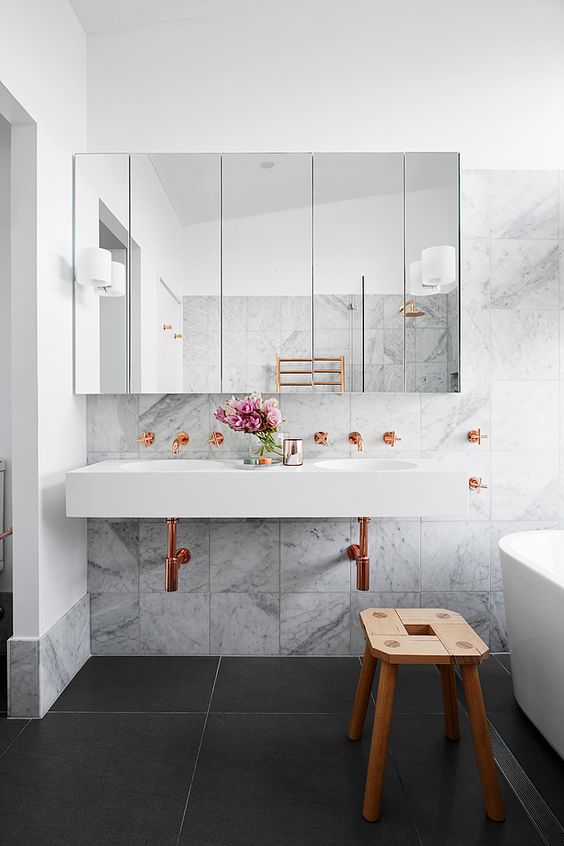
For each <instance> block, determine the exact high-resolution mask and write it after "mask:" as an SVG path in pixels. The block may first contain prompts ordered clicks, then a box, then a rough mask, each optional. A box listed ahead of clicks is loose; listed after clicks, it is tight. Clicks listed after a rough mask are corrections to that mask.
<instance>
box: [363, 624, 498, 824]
mask: <svg viewBox="0 0 564 846" xmlns="http://www.w3.org/2000/svg"><path fill="white" fill-rule="evenodd" d="M360 623H361V626H362V629H363V632H364V636H365V639H366V648H365V651H364V659H363V662H362V669H361V672H360V678H359V680H358V685H357V689H356V695H355V699H354V705H353V710H352V715H351V719H350V723H349V728H348V732H347V736H348V738H349V740H360V738H361V736H362V729H363V726H364V721H365V718H366V711H367V708H368V702H369V700H370V693H371V690H372V682H373V680H374V673H375V670H376V664H377V661H378V660H380V662H381V667H380V678H379V681H378V693H377V697H376V712H375V715H374V727H373V731H372V741H371V746H370V758H369V762H368V773H367V776H366V787H365V793H364V805H363V816H364V818H365V819H366V820H368V821H369V822H376V821H377V820H378V819H380V810H381V799H382V788H383V786H384V771H385V768H386V758H387V755H388V740H389V735H390V724H391V718H392V709H393V703H394V692H395V687H396V679H397V672H398V665H399V664H436V665H437V667H438V669H439V671H440V674H441V686H442V692H443V703H444V712H445V734H446V736H447V738H448V739H449V740H459V739H460V724H459V719H458V701H457V698H456V677H455V673H454V667H455V665H457V664H458V665H460V673H461V676H462V683H463V685H464V693H465V695H466V702H467V705H468V713H469V716H470V725H471V728H472V735H473V738H474V748H475V750H476V759H477V762H478V769H479V771H480V780H481V783H482V793H483V796H484V804H485V806H486V814H487V815H488V817H489V818H490V819H492V820H495V821H497V822H502V821H503V820H504V819H505V815H504V810H503V803H502V799H501V793H500V789H499V782H498V777H497V771H496V768H495V762H494V758H493V753H492V746H491V739H490V733H489V729H488V723H487V718H486V711H485V708H484V700H483V697H482V688H481V685H480V677H479V675H478V664H481V663H482V661H484V660H485V659H486V658H487V657H488V655H489V649H488V647H487V646H486V644H485V643H484V641H483V640H482V639H481V638H480V637H479V636H478V635H477V634H476V632H475V631H474V629H473V628H472V626H470V625H469V624H468V623H467V622H466V620H465V619H464V617H462V616H461V615H460V614H457V613H456V612H455V611H449V610H448V609H446V608H368V609H367V610H366V611H362V612H361V614H360Z"/></svg>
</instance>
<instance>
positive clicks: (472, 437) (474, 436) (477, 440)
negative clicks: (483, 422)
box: [468, 429, 488, 444]
mask: <svg viewBox="0 0 564 846" xmlns="http://www.w3.org/2000/svg"><path fill="white" fill-rule="evenodd" d="M487 437H488V436H487V435H483V434H482V431H481V429H470V431H469V432H468V440H469V441H470V443H471V444H481V443H482V441H483V440H484V438H487Z"/></svg>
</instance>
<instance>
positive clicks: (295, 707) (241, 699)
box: [211, 658, 360, 714]
mask: <svg viewBox="0 0 564 846" xmlns="http://www.w3.org/2000/svg"><path fill="white" fill-rule="evenodd" d="M359 673H360V663H359V661H358V658H222V659H221V666H220V668H219V673H218V676H217V682H216V685H215V690H214V694H213V699H212V704H211V710H212V711H213V712H235V713H260V714H262V713H313V712H315V713H342V712H345V713H348V712H349V711H350V709H351V708H352V703H353V699H354V693H355V690H356V683H357V681H358V675H359Z"/></svg>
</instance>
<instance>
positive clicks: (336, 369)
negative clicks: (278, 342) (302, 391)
mask: <svg viewBox="0 0 564 846" xmlns="http://www.w3.org/2000/svg"><path fill="white" fill-rule="evenodd" d="M331 364H332V365H333V366H330V365H331ZM284 376H291V377H292V379H291V380H290V381H289V382H286V381H284ZM296 376H302V377H305V378H303V379H300V380H297V379H296V378H295V377H296ZM328 377H336V378H328ZM319 385H326V386H328V387H332V388H338V389H339V391H344V390H345V356H344V355H340V356H334V357H333V358H317V357H316V358H277V359H276V392H277V393H279V392H280V388H312V387H317V386H319Z"/></svg>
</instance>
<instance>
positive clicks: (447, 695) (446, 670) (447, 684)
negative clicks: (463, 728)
mask: <svg viewBox="0 0 564 846" xmlns="http://www.w3.org/2000/svg"><path fill="white" fill-rule="evenodd" d="M439 671H440V673H441V687H442V689H443V707H444V711H445V735H446V737H447V738H448V739H449V740H460V721H459V719H458V700H457V698H456V677H455V675H454V667H453V666H452V664H439Z"/></svg>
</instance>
